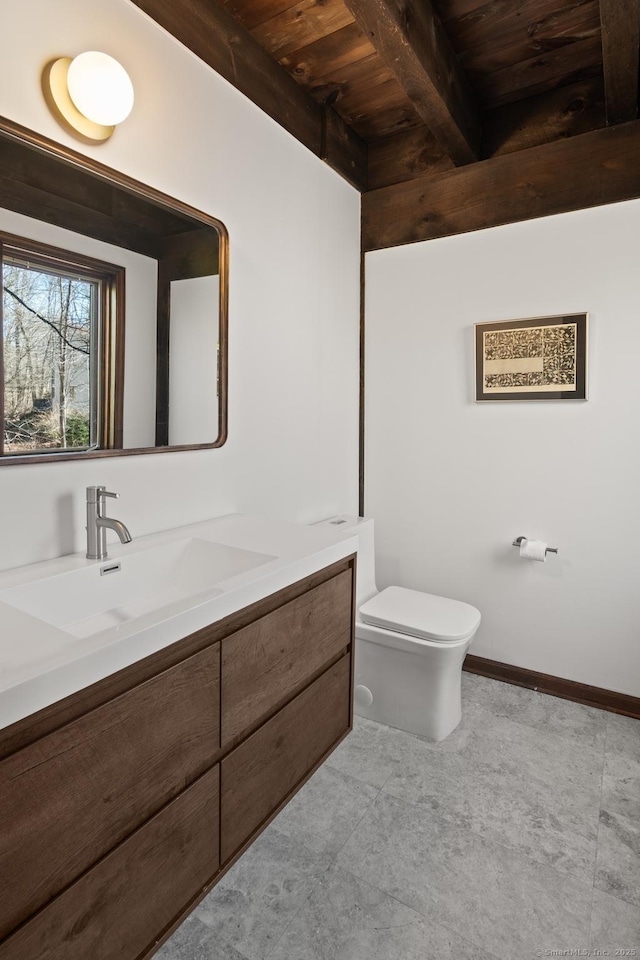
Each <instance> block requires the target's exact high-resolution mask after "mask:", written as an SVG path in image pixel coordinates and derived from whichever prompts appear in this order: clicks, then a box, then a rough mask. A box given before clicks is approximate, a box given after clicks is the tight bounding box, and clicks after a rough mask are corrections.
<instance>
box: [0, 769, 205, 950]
mask: <svg viewBox="0 0 640 960" xmlns="http://www.w3.org/2000/svg"><path fill="white" fill-rule="evenodd" d="M219 769H220V768H219V766H216V767H214V768H213V769H212V770H210V771H209V772H208V773H206V774H205V775H204V776H203V777H201V778H200V780H198V781H197V782H196V783H195V784H193V786H191V787H189V788H188V789H187V790H185V791H184V792H183V793H182V794H180V796H179V797H176V799H175V800H173V801H172V802H171V803H170V804H169V805H168V806H167V807H165V808H164V809H163V810H162V811H161V812H160V813H158V814H156V816H155V817H153V819H152V820H150V821H149V822H148V823H146V824H145V825H144V826H143V827H141V828H140V829H139V830H137V831H136V832H135V833H134V834H133V835H132V836H130V837H129V838H128V839H127V840H125V841H124V842H123V843H121V844H120V846H119V847H116V849H115V850H113V851H112V852H111V853H110V854H109V855H108V856H106V857H105V858H104V860H101V861H100V863H98V864H96V866H95V867H93V868H92V869H91V870H89V872H88V873H86V874H85V875H84V876H83V877H81V878H80V880H77V881H76V883H74V884H72V886H71V887H69V888H68V889H67V890H65V892H64V893H62V894H60V896H59V897H57V898H56V899H55V900H54V901H53V902H52V903H50V904H49V905H48V906H47V907H45V908H44V910H41V911H40V913H39V914H38V915H37V916H35V917H33V919H32V920H30V921H29V922H28V923H26V924H25V925H24V926H23V927H21V928H20V930H18V931H16V932H15V933H14V934H13V936H11V937H9V939H8V940H5V942H4V943H3V944H0V960H27V958H32V960H36V958H37V960H89V958H90V960H136V958H137V957H139V956H140V955H141V953H142V952H143V951H144V950H145V949H146V948H147V947H149V946H151V945H152V944H153V943H154V941H155V940H156V939H157V937H158V935H159V934H160V933H161V932H162V931H163V930H166V928H167V926H168V925H169V924H170V923H171V922H172V920H173V919H175V918H176V917H177V916H178V915H179V914H180V913H181V912H182V911H183V910H184V908H185V907H187V906H188V905H189V903H190V902H191V900H193V898H194V897H195V896H196V895H197V894H198V893H199V892H200V890H201V889H202V888H203V887H204V885H205V884H206V883H207V882H208V881H209V880H211V878H212V877H213V876H214V874H215V873H216V872H217V869H218V865H219V855H218V854H219V851H218V803H219Z"/></svg>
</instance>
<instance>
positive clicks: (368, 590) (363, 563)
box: [314, 514, 378, 608]
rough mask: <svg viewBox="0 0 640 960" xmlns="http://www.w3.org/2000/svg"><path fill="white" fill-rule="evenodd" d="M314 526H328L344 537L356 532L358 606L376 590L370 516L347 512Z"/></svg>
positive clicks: (373, 545) (351, 535)
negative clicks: (354, 514) (359, 515)
mask: <svg viewBox="0 0 640 960" xmlns="http://www.w3.org/2000/svg"><path fill="white" fill-rule="evenodd" d="M314 526H318V527H320V526H324V527H328V528H329V529H330V530H332V531H334V532H335V534H336V536H338V537H340V536H341V537H343V538H344V539H346V538H347V537H353V536H354V534H357V536H358V566H357V584H356V606H357V607H358V608H360V607H361V606H362V604H363V603H365V602H366V601H367V600H369V599H370V598H371V597H372V596H373V595H374V594H376V593H377V592H378V588H377V587H376V558H375V543H374V538H373V520H372V518H371V517H353V516H350V515H348V514H342V515H341V516H338V517H330V518H329V519H328V520H321V521H320V522H319V523H317V524H314Z"/></svg>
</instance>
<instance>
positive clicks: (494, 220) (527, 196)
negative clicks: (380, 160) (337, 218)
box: [362, 120, 640, 250]
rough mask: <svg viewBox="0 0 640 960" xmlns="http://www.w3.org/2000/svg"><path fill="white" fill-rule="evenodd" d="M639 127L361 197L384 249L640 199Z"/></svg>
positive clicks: (366, 221)
mask: <svg viewBox="0 0 640 960" xmlns="http://www.w3.org/2000/svg"><path fill="white" fill-rule="evenodd" d="M639 153H640V120H634V121H632V122H631V123H625V124H620V125H619V126H617V127H605V128H603V129H602V130H595V131H593V132H591V133H583V134H580V135H579V136H575V137H571V138H570V139H569V140H558V141H556V142H555V143H547V144H544V145H542V146H537V147H531V148H529V149H528V150H519V151H517V152H516V153H509V154H505V155H504V156H499V157H493V158H492V159H491V160H484V161H482V162H480V163H474V164H470V165H469V166H466V167H459V168H457V169H455V170H452V171H451V172H450V173H443V174H441V175H440V176H439V177H432V176H425V177H419V178H418V179H416V180H410V181H407V182H405V183H397V184H394V185H393V186H388V187H382V188H381V189H379V190H372V191H370V192H369V193H365V194H364V196H363V198H362V244H363V249H364V250H379V249H382V248H384V247H394V246H398V245H399V244H404V243H413V242H415V241H418V240H432V239H435V238H437V237H447V236H452V235H454V234H458V233H468V232H469V231H472V230H482V229H484V228H486V227H495V226H498V225H500V224H505V223H515V222H518V221H521V220H533V219H536V218H537V217H548V216H551V215H552V214H556V213H566V212H568V211H570V210H581V209H585V208H587V207H596V206H600V205H602V204H607V203H617V202H619V201H621V200H630V199H633V198H637V197H640V164H638V154H639Z"/></svg>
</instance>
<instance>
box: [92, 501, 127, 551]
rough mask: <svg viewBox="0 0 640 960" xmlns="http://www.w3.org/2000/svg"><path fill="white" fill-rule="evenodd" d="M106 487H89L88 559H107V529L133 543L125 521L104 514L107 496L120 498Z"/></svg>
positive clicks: (121, 538)
mask: <svg viewBox="0 0 640 960" xmlns="http://www.w3.org/2000/svg"><path fill="white" fill-rule="evenodd" d="M119 496H120V494H119V493H109V491H108V490H107V488H106V487H87V560H106V559H107V530H115V532H116V533H117V534H118V536H119V537H120V542H121V543H131V534H130V533H129V531H128V530H127V528H126V527H125V525H124V523H121V522H120V521H119V520H112V519H111V517H105V515H104V501H105V497H113V498H114V499H115V500H117V499H118V498H119Z"/></svg>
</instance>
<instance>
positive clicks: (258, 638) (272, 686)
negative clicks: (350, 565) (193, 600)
mask: <svg viewBox="0 0 640 960" xmlns="http://www.w3.org/2000/svg"><path fill="white" fill-rule="evenodd" d="M351 594H352V573H351V570H345V571H344V572H343V573H340V574H338V576H336V577H333V578H332V579H331V580H328V581H327V582H326V583H322V584H320V586H318V587H314V588H313V589H312V590H309V592H308V593H305V594H303V595H302V596H301V597H297V598H296V599H295V600H291V601H290V602H289V603H286V604H285V605H284V606H282V607H280V609H278V610H275V611H274V612H273V613H270V614H268V615H267V616H265V617H262V618H261V619H260V620H257V621H256V622H255V623H252V624H250V625H249V626H248V627H245V628H244V629H243V630H240V631H238V633H235V634H233V635H232V636H230V637H228V638H227V639H226V640H223V641H222V744H223V746H224V745H226V744H230V743H231V741H233V740H234V739H236V738H237V737H239V736H240V735H241V734H242V733H243V732H245V731H249V730H250V729H252V728H254V727H255V726H256V725H257V723H259V722H260V721H261V720H263V719H266V718H267V717H268V716H270V715H271V714H272V713H273V712H274V711H275V710H277V709H278V708H279V707H280V706H282V704H283V703H286V702H287V700H289V699H291V697H292V696H293V695H294V694H295V693H297V692H298V690H301V689H302V688H303V687H304V686H305V683H306V682H307V681H308V680H309V678H310V677H312V676H313V675H314V674H315V673H317V672H318V671H319V670H321V669H322V668H323V667H324V666H326V665H327V664H328V663H329V662H330V661H331V659H332V658H334V657H336V656H337V655H338V654H340V653H341V652H342V651H343V650H345V649H346V648H347V646H348V645H349V643H350V642H351V630H352V597H351Z"/></svg>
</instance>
